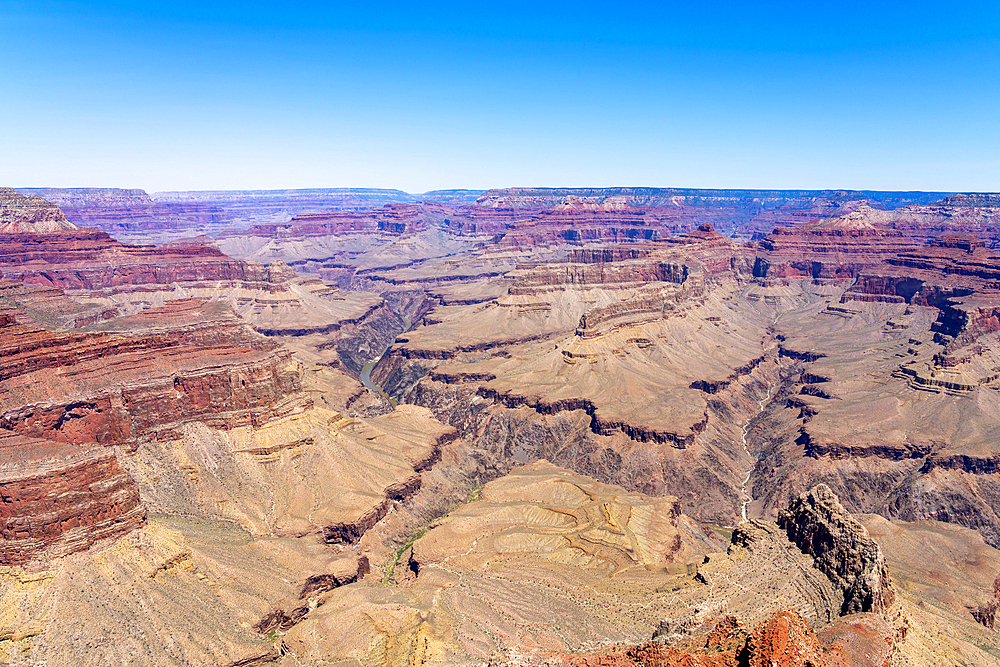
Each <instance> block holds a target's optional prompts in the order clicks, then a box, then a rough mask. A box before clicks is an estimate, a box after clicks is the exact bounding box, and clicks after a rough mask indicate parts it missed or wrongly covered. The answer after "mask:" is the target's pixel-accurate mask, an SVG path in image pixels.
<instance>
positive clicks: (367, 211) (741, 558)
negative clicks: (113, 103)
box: [0, 188, 1000, 667]
mask: <svg viewBox="0 0 1000 667" xmlns="http://www.w3.org/2000/svg"><path fill="white" fill-rule="evenodd" d="M998 242H1000V195H996V194H969V193H964V194H962V193H947V192H878V191H832V190H831V191H804V190H794V191H793V190H770V191H764V190H692V189H681V188H674V189H667V188H662V189H661V188H607V189H600V188H583V189H546V188H509V189H498V190H487V191H473V190H439V191H434V192H428V193H424V194H421V195H411V194H408V193H405V192H401V191H397V190H374V189H325V190H267V191H202V192H197V191H194V192H161V193H146V192H145V191H142V190H119V189H113V188H106V189H97V188H89V189H54V188H27V189H23V190H13V189H9V188H0V274H2V275H0V501H2V502H0V664H11V665H26V666H27V665H30V666H36V667H37V666H39V665H45V666H47V667H61V666H64V665H65V666H69V665H74V666H75V665H117V664H122V665H125V664H149V665H178V666H180V665H225V666H232V667H236V666H248V665H287V666H291V665H302V666H306V665H308V666H312V665H316V666H318V665H344V666H347V665H351V666H365V667H368V666H373V667H374V666H383V665H385V666H394V665H425V664H426V665H491V666H494V667H500V666H505V665H511V666H513V665H538V666H542V665H545V666H554V665H560V666H563V665H565V666H570V665H579V666H584V665H587V666H593V667H597V666H608V667H611V666H617V665H622V666H625V665H663V666H668V665H702V666H706V667H707V666H708V665H715V666H721V665H733V666H735V665H781V666H783V667H784V666H786V665H787V666H791V665H813V666H814V667H820V666H823V665H827V666H830V667H833V666H846V665H863V666H869V665H870V666H872V667H875V666H878V667H888V666H895V667H903V666H918V665H970V666H971V665H997V664H1000V634H998V629H1000V628H998V625H997V612H998V609H1000V254H997V253H996V252H995V250H994V249H995V246H996V245H997V243H998Z"/></svg>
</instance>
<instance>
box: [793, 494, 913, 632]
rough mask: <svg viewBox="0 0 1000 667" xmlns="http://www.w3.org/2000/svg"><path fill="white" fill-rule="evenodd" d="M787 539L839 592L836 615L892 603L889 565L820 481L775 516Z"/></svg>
mask: <svg viewBox="0 0 1000 667" xmlns="http://www.w3.org/2000/svg"><path fill="white" fill-rule="evenodd" d="M778 525H779V526H781V527H782V528H783V529H785V531H786V532H787V533H788V537H789V539H790V540H792V541H793V542H794V543H795V544H797V545H798V546H799V548H800V549H802V551H803V552H805V553H808V554H810V555H811V556H813V558H815V559H816V567H817V568H819V569H820V570H822V571H823V573H824V574H826V575H827V576H828V577H829V578H830V580H831V581H833V582H834V583H835V584H836V585H837V586H838V587H839V588H840V589H841V590H842V591H843V592H844V604H843V607H842V613H844V614H852V613H856V612H885V611H886V610H887V609H888V608H889V607H890V606H891V605H892V602H893V597H894V593H893V590H892V584H891V583H890V582H889V569H888V568H887V567H886V564H885V557H884V556H883V555H882V551H881V549H879V546H878V544H877V543H876V542H875V541H874V540H872V539H871V538H870V537H869V536H868V531H867V529H865V527H864V526H862V525H861V524H860V523H859V522H858V521H857V520H856V519H854V518H853V517H852V516H851V515H850V514H849V513H848V512H847V510H845V509H844V506H843V505H841V504H840V501H839V500H838V499H837V496H836V495H834V493H833V492H832V491H831V490H830V487H828V486H826V485H825V484H817V485H816V486H814V487H813V488H812V489H810V490H809V491H808V492H806V493H803V494H802V495H800V496H799V497H798V498H796V499H795V500H793V501H792V503H791V505H789V507H788V509H786V510H783V511H782V512H780V513H779V514H778Z"/></svg>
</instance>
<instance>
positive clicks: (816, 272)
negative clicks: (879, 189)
mask: <svg viewBox="0 0 1000 667" xmlns="http://www.w3.org/2000/svg"><path fill="white" fill-rule="evenodd" d="M871 210H872V209H871V208H869V207H867V206H863V207H862V208H861V209H859V210H857V211H854V212H852V213H849V214H848V215H846V216H843V217H841V218H833V219H824V220H817V221H815V222H810V223H806V224H802V225H796V226H795V227H777V228H775V230H774V231H773V232H771V234H770V235H768V236H767V237H766V238H764V239H761V241H760V244H759V248H760V250H759V251H758V253H757V259H756V262H755V264H754V269H753V273H754V276H756V277H759V278H763V279H790V278H812V279H814V280H850V279H854V278H856V277H857V276H858V274H859V273H861V271H862V270H863V269H865V268H867V267H870V266H873V265H876V264H879V263H880V262H881V261H882V260H883V259H886V258H892V257H894V256H895V255H897V254H899V253H901V252H907V251H911V250H915V249H917V248H919V245H918V244H917V243H915V242H914V241H913V240H912V239H909V238H906V237H905V236H903V234H902V233H901V232H899V231H896V230H890V229H887V228H884V227H881V228H880V227H876V226H875V225H872V224H871V223H869V222H867V221H866V219H865V217H866V213H868V212H870V211H871Z"/></svg>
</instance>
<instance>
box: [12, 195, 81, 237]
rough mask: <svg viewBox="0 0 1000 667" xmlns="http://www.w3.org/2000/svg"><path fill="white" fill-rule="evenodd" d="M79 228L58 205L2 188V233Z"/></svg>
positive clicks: (29, 232) (46, 232)
mask: <svg viewBox="0 0 1000 667" xmlns="http://www.w3.org/2000/svg"><path fill="white" fill-rule="evenodd" d="M76 229H78V228H77V226H76V225H74V224H73V223H72V222H70V221H69V220H67V219H66V216H65V215H64V214H63V212H62V211H61V210H60V209H59V207H58V206H56V205H54V204H51V203H49V202H47V201H45V200H44V199H42V198H41V197H25V196H24V195H22V194H20V193H19V192H17V191H15V190H12V189H10V188H0V234H18V233H27V234H51V233H58V232H65V231H74V230H76Z"/></svg>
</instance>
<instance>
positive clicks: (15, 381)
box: [0, 305, 303, 446]
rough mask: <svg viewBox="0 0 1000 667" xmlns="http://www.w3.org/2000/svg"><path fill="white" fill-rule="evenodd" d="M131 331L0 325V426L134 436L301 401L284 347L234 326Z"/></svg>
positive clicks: (75, 439)
mask: <svg viewBox="0 0 1000 667" xmlns="http://www.w3.org/2000/svg"><path fill="white" fill-rule="evenodd" d="M176 308H177V306H173V305H171V306H167V307H165V308H164V309H162V310H161V311H159V312H158V311H152V312H149V311H147V312H146V313H145V314H144V316H143V318H142V319H145V320H147V321H148V320H149V319H152V318H155V317H156V316H157V315H158V314H159V313H161V312H162V313H163V314H165V315H168V316H169V315H170V314H171V311H174V310H175V309H176ZM167 321H168V322H169V317H168V318H167ZM140 323H141V320H140V322H137V324H140ZM136 333H137V335H134V336H122V335H112V334H108V333H75V334H68V333H55V332H49V331H45V330H41V329H35V328H32V327H27V326H22V325H16V324H15V325H9V326H7V327H4V328H3V329H0V378H3V385H2V387H0V426H2V427H3V428H8V429H10V430H13V431H16V432H18V433H23V434H25V435H30V436H34V437H44V438H48V439H52V440H57V441H60V442H70V443H74V444H91V443H96V444H102V445H113V444H124V445H129V446H134V445H135V443H136V442H137V440H138V439H139V438H140V437H147V436H151V435H153V434H155V433H159V435H160V437H163V436H165V435H167V434H168V433H170V432H172V425H175V424H177V423H178V422H181V421H185V420H191V419H197V420H201V421H205V422H206V423H209V424H212V425H215V426H217V427H220V428H232V427H234V426H239V425H244V424H261V423H264V422H265V421H267V420H269V419H271V418H272V417H274V416H275V415H277V414H286V413H288V412H290V411H293V410H296V409H299V408H301V407H302V405H303V401H302V399H298V398H297V399H294V400H291V401H289V400H288V397H289V396H295V395H296V394H297V392H298V391H299V389H300V384H299V377H298V374H297V371H296V370H295V369H294V366H293V365H291V363H290V361H291V360H290V353H289V352H288V351H287V350H284V349H282V348H278V347H277V346H276V345H274V344H269V343H267V342H266V341H262V340H258V341H254V342H251V341H249V340H246V339H249V338H250V337H251V336H249V335H248V334H246V333H242V334H241V333H239V332H238V328H236V327H230V330H229V331H225V330H224V331H221V332H220V333H219V334H218V336H217V337H216V338H215V340H217V341H219V342H212V339H213V336H212V335H210V334H209V333H207V332H206V331H204V330H198V328H197V327H196V328H194V329H191V328H186V329H185V328H182V329H181V330H175V331H173V332H161V333H147V332H144V331H142V329H141V328H137V332H136ZM227 339H228V340H227ZM229 341H231V342H229ZM240 342H243V343H244V344H239V343H240ZM234 343H235V344H234ZM248 344H249V345H253V347H251V346H249V345H248ZM255 348H256V349H255Z"/></svg>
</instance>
